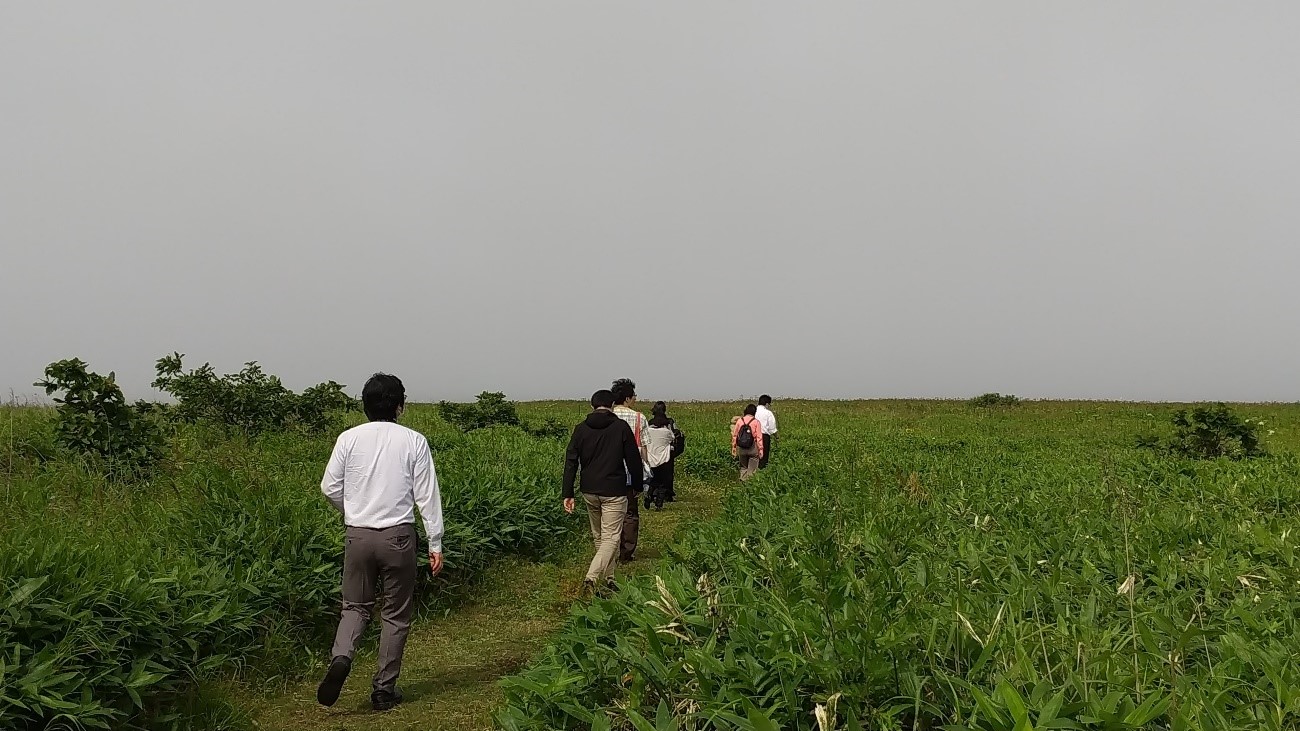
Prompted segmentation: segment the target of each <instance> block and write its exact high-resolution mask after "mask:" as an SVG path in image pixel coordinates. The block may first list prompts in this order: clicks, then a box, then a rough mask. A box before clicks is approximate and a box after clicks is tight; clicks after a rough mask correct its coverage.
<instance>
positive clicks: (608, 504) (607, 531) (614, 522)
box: [582, 493, 628, 583]
mask: <svg viewBox="0 0 1300 731" xmlns="http://www.w3.org/2000/svg"><path fill="white" fill-rule="evenodd" d="M582 499H583V500H585V501H586V502H587V521H588V522H589V523H590V524H591V539H592V541H594V542H595V544H596V555H595V557H594V558H592V559H591V567H590V568H588V569H587V581H594V582H596V583H600V582H602V581H604V580H605V579H607V578H609V577H610V576H612V575H613V574H614V566H615V564H617V563H618V544H619V540H620V539H621V538H622V535H623V518H624V516H626V515H627V500H628V499H627V498H626V497H604V496H601V495H587V494H586V493H583V495H582Z"/></svg>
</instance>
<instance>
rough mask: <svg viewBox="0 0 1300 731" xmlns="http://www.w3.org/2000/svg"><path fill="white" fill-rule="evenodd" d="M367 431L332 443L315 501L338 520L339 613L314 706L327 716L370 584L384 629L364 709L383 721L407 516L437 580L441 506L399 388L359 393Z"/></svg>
mask: <svg viewBox="0 0 1300 731" xmlns="http://www.w3.org/2000/svg"><path fill="white" fill-rule="evenodd" d="M361 403H362V406H363V407H364V409H365V412H366V418H368V419H369V420H370V422H369V423H368V424H362V425H361V426H358V427H353V428H352V429H348V430H347V431H345V432H343V433H342V434H340V435H339V438H338V441H336V442H335V443H334V453H333V454H331V455H330V460H329V464H328V466H326V468H325V477H324V478H323V479H322V480H321V492H322V493H324V494H325V497H327V498H329V501H330V504H331V505H333V506H334V507H335V508H337V509H338V511H339V512H340V513H342V514H343V523H344V525H345V526H346V528H345V532H346V540H345V543H344V549H343V611H342V613H341V615H340V618H339V627H338V632H337V633H336V634H335V636H334V648H333V650H332V651H331V655H330V657H331V659H330V665H329V670H327V671H326V673H325V678H324V680H322V681H321V683H320V686H319V687H318V688H317V689H316V700H317V701H319V702H320V703H321V704H322V705H326V706H332V705H334V702H335V701H337V700H338V698H339V693H340V692H341V690H342V688H343V681H345V680H347V677H348V673H349V672H351V670H352V656H353V655H354V654H355V652H356V646H357V640H358V639H360V637H361V632H362V630H364V629H365V628H366V624H368V623H369V621H370V617H371V615H372V613H373V611H374V608H375V584H376V582H381V581H382V584H383V597H384V606H383V610H382V612H381V615H380V621H382V622H383V625H382V627H381V628H380V633H379V658H378V665H379V667H378V669H377V671H376V672H375V677H374V681H373V684H372V691H371V693H370V703H371V706H372V707H373V708H374V709H375V710H377V711H386V710H388V709H390V708H392V707H394V706H396V705H397V704H398V703H401V702H402V692H401V690H399V689H398V688H397V676H398V675H399V674H401V671H402V653H403V651H404V650H405V649H406V636H407V634H408V633H409V632H410V629H411V616H412V615H413V614H414V612H415V577H416V572H417V570H418V565H419V564H418V561H417V560H416V555H415V554H416V546H415V544H416V530H415V511H416V510H417V509H418V510H419V511H420V517H421V518H423V519H424V530H425V534H426V535H427V536H428V539H429V569H430V570H431V571H432V572H433V574H434V575H435V576H437V575H438V573H439V572H440V571H442V530H443V528H442V498H441V496H440V495H439V494H438V476H437V474H436V473H435V471H434V467H433V455H432V453H431V452H430V451H429V441H428V440H427V439H426V438H425V437H424V435H422V434H420V433H419V432H417V431H415V430H413V429H408V428H406V427H404V426H400V425H398V423H397V417H399V416H401V415H402V412H403V411H404V410H405V408H406V388H405V387H404V386H403V385H402V381H401V379H399V378H397V377H396V376H391V375H388V374H386V373H376V374H375V375H373V376H371V377H370V380H369V381H366V385H365V387H364V388H362V389H361Z"/></svg>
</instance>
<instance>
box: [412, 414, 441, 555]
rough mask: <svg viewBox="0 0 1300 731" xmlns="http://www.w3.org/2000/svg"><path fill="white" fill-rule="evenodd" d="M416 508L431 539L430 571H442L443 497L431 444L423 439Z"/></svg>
mask: <svg viewBox="0 0 1300 731" xmlns="http://www.w3.org/2000/svg"><path fill="white" fill-rule="evenodd" d="M412 474H413V475H414V477H415V485H414V489H415V507H416V509H418V510H419V511H420V517H421V518H423V519H424V533H425V535H426V536H428V538H429V569H430V570H431V571H433V573H434V574H437V573H438V572H439V571H441V570H442V532H443V525H442V495H441V494H440V493H439V492H438V472H437V470H436V469H435V468H434V466H433V454H432V453H431V452H430V451H429V443H428V442H427V441H425V439H424V438H423V437H421V438H420V439H419V441H418V443H417V444H416V447H415V468H414V470H412Z"/></svg>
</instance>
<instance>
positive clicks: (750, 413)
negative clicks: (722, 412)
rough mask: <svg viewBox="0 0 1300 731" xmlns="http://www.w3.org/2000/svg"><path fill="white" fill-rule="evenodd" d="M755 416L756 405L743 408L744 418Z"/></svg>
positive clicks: (756, 411) (756, 412)
mask: <svg viewBox="0 0 1300 731" xmlns="http://www.w3.org/2000/svg"><path fill="white" fill-rule="evenodd" d="M757 415H758V405H757V404H750V405H748V406H746V407H745V416H757Z"/></svg>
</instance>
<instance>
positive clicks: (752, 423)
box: [731, 404, 763, 480]
mask: <svg viewBox="0 0 1300 731" xmlns="http://www.w3.org/2000/svg"><path fill="white" fill-rule="evenodd" d="M757 414H758V406H757V405H755V404H750V405H748V406H746V407H745V413H744V415H742V416H741V417H740V418H739V419H736V420H735V421H733V422H732V424H731V456H733V457H736V458H738V459H739V460H740V479H742V480H748V479H749V478H751V477H753V476H754V473H755V472H757V471H758V463H759V461H760V460H762V459H763V424H762V423H761V422H760V421H759V420H758V416H757Z"/></svg>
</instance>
